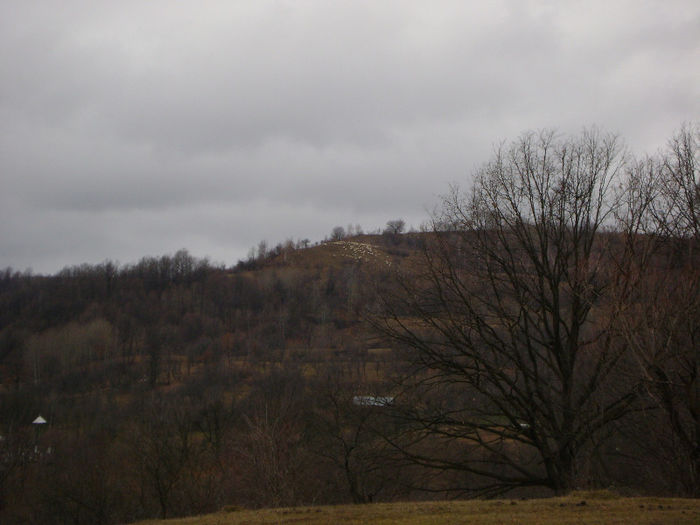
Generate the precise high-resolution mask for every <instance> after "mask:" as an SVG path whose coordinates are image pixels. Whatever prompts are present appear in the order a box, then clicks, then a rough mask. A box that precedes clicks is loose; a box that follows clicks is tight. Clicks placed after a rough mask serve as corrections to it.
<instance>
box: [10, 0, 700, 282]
mask: <svg viewBox="0 0 700 525" xmlns="http://www.w3.org/2000/svg"><path fill="white" fill-rule="evenodd" d="M484 4H485V5H478V4H477V5H467V3H464V2H430V3H426V2H405V1H402V2H357V1H352V2H350V1H348V2H320V1H318V2H284V1H277V2H272V1H269V2H265V1H250V2H224V1H221V2H206V3H199V2H188V1H184V2H165V1H163V2H140V1H131V2H118V3H116V2H106V1H105V2H96V1H84V2H31V1H28V2H16V3H11V2H6V3H3V4H2V6H0V44H2V45H0V75H1V77H2V83H1V85H0V170H1V171H0V182H1V184H2V193H1V195H0V205H1V206H2V209H1V210H0V219H1V220H2V223H1V224H0V266H5V265H13V266H15V267H19V268H24V267H26V266H32V267H34V268H35V269H36V270H38V271H55V270H57V269H59V268H60V267H61V266H62V265H64V264H77V263H81V262H84V261H88V262H99V261H100V260H103V259H105V258H112V259H117V260H120V261H122V262H128V261H133V260H136V259H138V258H139V257H141V256H143V255H147V254H159V253H164V252H172V251H175V250H177V249H179V248H182V247H186V248H188V249H189V250H190V251H191V252H193V253H194V254H196V255H200V256H205V255H210V256H211V257H212V258H213V259H216V260H222V261H223V262H226V263H229V264H230V263H233V262H235V260H236V259H237V258H240V257H244V256H245V254H246V251H247V248H248V247H249V246H252V245H254V244H256V243H257V241H258V240H261V239H267V240H268V241H271V242H277V241H280V240H283V239H285V238H289V237H292V238H303V237H309V238H312V239H320V238H322V237H323V236H324V235H325V234H326V233H328V232H329V231H330V229H331V228H332V227H333V226H335V225H343V226H345V225H347V224H349V223H352V224H356V223H360V224H361V225H362V226H364V227H365V228H366V229H374V228H377V227H381V226H383V224H384V222H385V221H386V220H388V219H392V218H395V217H399V216H402V217H404V218H405V219H406V220H407V222H408V223H409V224H412V225H414V226H416V227H417V226H419V225H420V223H421V222H422V221H423V220H425V219H426V218H427V211H426V210H427V209H430V208H431V207H432V205H433V204H434V202H435V196H436V195H437V194H440V193H443V192H445V191H446V189H447V185H448V183H450V182H452V181H455V180H468V174H469V173H470V172H471V171H472V170H473V169H474V168H475V167H476V166H478V165H479V164H480V163H482V162H483V161H485V160H486V159H487V158H488V156H489V154H490V152H491V147H492V144H493V143H495V142H498V141H500V140H503V139H510V138H513V137H514V136H516V135H518V134H519V133H520V132H522V131H524V130H526V129H532V128H539V127H544V126H557V127H559V128H560V129H562V131H566V132H568V131H574V132H576V131H578V130H580V128H581V127H582V126H584V125H590V124H597V125H600V126H601V127H603V128H605V129H609V130H612V131H617V132H620V133H621V134H622V135H623V136H624V138H625V139H626V140H627V142H628V143H629V144H630V146H631V147H632V149H634V150H636V151H647V152H653V150H654V149H656V148H657V147H660V146H662V145H663V143H664V141H665V140H666V139H667V138H668V136H669V135H670V134H671V133H672V132H673V130H674V129H676V128H677V127H678V126H679V125H680V124H681V122H682V121H684V120H689V119H697V116H698V114H699V111H698V110H699V109H700V107H699V106H698V100H700V96H698V95H700V92H699V88H698V85H700V82H699V81H700V73H698V70H697V58H698V53H699V52H700V45H699V40H700V37H699V36H698V35H700V9H699V8H698V7H696V6H695V3H694V2H691V1H687V2H683V1H676V2H666V3H663V4H661V3H659V4H654V3H639V2H636V1H630V2H520V1H518V2H507V1H504V2H489V3H484Z"/></svg>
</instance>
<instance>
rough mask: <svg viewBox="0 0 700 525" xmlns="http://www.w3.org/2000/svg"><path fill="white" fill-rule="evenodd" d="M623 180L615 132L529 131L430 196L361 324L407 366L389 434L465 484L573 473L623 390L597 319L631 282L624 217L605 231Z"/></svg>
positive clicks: (624, 406) (499, 485) (578, 477)
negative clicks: (412, 243) (404, 260)
mask: <svg viewBox="0 0 700 525" xmlns="http://www.w3.org/2000/svg"><path fill="white" fill-rule="evenodd" d="M627 186H628V181H627V180H626V159H625V155H624V151H623V149H622V147H621V146H620V144H619V141H618V139H617V138H616V137H615V136H613V135H609V134H604V133H602V132H600V131H598V130H586V131H584V132H583V133H582V134H581V135H580V136H577V137H571V138H560V137H558V136H557V135H556V133H554V132H551V131H543V132H540V133H528V134H525V135H523V136H521V137H520V138H519V139H518V140H516V141H515V142H513V143H512V144H510V145H509V146H503V147H501V148H500V149H498V150H497V151H496V153H495V155H494V158H493V159H492V160H491V162H489V163H488V164H486V165H485V166H484V167H483V168H482V169H481V170H480V171H479V172H478V173H477V175H476V177H475V180H474V184H473V187H472V189H471V191H470V192H467V193H464V192H462V191H460V190H459V189H458V188H454V189H453V191H452V192H451V193H450V194H449V195H448V196H446V197H445V198H444V200H443V203H442V207H441V209H440V211H439V212H438V213H437V214H436V216H435V221H434V224H435V227H434V232H433V235H432V240H431V242H430V243H428V244H427V246H426V249H425V251H424V253H423V260H422V265H421V268H420V269H419V270H418V272H417V274H418V277H417V278H416V277H415V275H416V273H413V274H412V276H411V277H410V278H405V279H404V278H401V277H400V276H399V278H398V282H399V284H400V286H401V293H398V294H393V293H391V292H390V291H386V294H385V298H386V301H385V307H386V310H385V311H384V312H383V316H382V317H381V321H378V322H377V326H378V327H379V328H380V330H381V331H382V332H383V333H384V334H385V335H387V336H389V337H390V338H391V339H392V340H393V341H394V342H395V343H398V344H399V345H401V346H403V347H404V348H405V349H406V350H407V355H409V356H410V357H411V362H412V364H413V368H412V369H411V371H410V373H409V374H407V376H406V377H405V378H404V379H405V380H404V383H403V384H404V386H405V387H406V395H405V396H404V402H403V405H402V406H403V414H402V416H403V417H405V418H406V420H407V421H408V422H410V424H408V425H407V429H408V430H407V431H406V433H405V436H404V439H403V440H396V441H395V442H394V444H395V446H397V447H398V448H400V449H402V450H403V451H404V452H405V453H406V454H407V455H408V456H409V457H411V458H412V459H413V460H415V461H417V462H419V463H421V464H424V465H427V466H433V467H435V468H439V469H445V470H450V471H461V472H463V473H464V475H465V478H464V479H468V481H465V486H463V487H462V488H464V489H465V490H470V491H475V492H481V493H498V492H501V491H504V490H508V489H511V488H516V487H523V486H544V487H548V488H550V489H552V490H554V491H556V492H563V491H566V490H568V489H571V488H572V487H574V486H576V484H577V483H580V482H582V479H583V478H584V477H585V476H586V471H587V469H590V468H592V467H591V463H592V461H593V459H592V458H594V457H595V453H596V450H597V447H598V446H599V445H600V443H601V441H602V439H603V438H604V436H605V432H606V429H607V428H608V426H609V425H610V423H611V422H614V421H615V420H617V419H619V418H620V417H622V416H623V415H624V414H625V413H626V412H627V410H628V409H629V407H630V406H631V404H632V403H633V401H634V398H635V395H634V389H633V388H631V387H630V388H626V385H624V384H621V382H620V377H619V374H617V371H618V370H619V369H620V368H622V367H624V366H626V365H625V360H626V355H625V345H624V344H623V341H621V340H620V338H618V337H615V331H614V330H612V326H613V324H614V323H615V322H616V319H617V318H618V316H619V313H620V312H621V311H622V310H623V308H622V307H621V303H622V302H624V301H625V298H626V297H627V296H628V295H629V287H630V286H631V282H630V278H629V275H631V272H629V271H628V270H629V268H627V267H626V264H625V261H624V252H625V246H627V245H628V243H627V242H626V240H625V238H624V236H625V235H635V234H636V231H635V229H636V228H635V227H634V224H639V221H637V222H634V221H632V220H627V222H626V224H627V225H628V226H629V227H627V228H626V229H622V228H620V229H616V228H615V226H616V224H617V221H619V220H620V219H621V218H628V217H629V215H630V214H631V213H632V212H633V211H634V210H630V209H628V208H629V207H628V206H627V204H628V203H629V202H630V201H629V199H626V198H625V197H626V189H627ZM632 214H633V213H632ZM637 215H639V214H637ZM630 225H631V226H630ZM632 244H633V243H632ZM436 440H437V442H440V441H443V442H444V444H443V446H441V447H435V445H434V443H433V442H435V441H436ZM428 442H431V443H433V445H431V446H427V443H428ZM458 450H459V451H460V452H456V451H458ZM436 451H438V452H437V453H436Z"/></svg>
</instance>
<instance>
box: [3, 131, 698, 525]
mask: <svg viewBox="0 0 700 525" xmlns="http://www.w3.org/2000/svg"><path fill="white" fill-rule="evenodd" d="M697 156H698V133H697V130H696V129H695V128H690V127H686V128H683V129H682V130H681V131H680V132H679V133H678V134H677V135H676V136H675V137H673V139H672V140H671V142H670V143H669V148H668V149H667V151H665V152H664V153H662V154H659V155H658V156H656V157H653V158H652V157H650V158H646V159H644V160H642V161H638V160H634V159H630V158H629V157H627V156H625V155H623V154H622V149H621V148H620V146H619V143H618V140H617V138H616V137H615V136H613V135H608V134H603V133H601V132H599V131H597V130H592V131H590V130H589V131H584V133H582V134H581V135H580V136H577V137H568V138H560V137H557V136H556V135H555V134H554V133H551V132H541V133H539V134H536V133H529V134H525V135H523V136H521V137H520V139H518V140H516V141H514V142H513V143H512V144H510V145H509V146H504V147H503V148H502V149H501V150H499V151H498V152H497V153H496V155H495V158H494V159H493V160H492V161H491V162H490V163H488V164H486V165H485V166H484V167H483V168H482V169H481V170H480V171H479V172H477V173H476V174H475V178H474V183H473V185H472V187H471V188H470V190H469V191H466V192H465V191H462V190H460V189H459V188H454V189H453V191H452V192H451V193H450V194H448V195H447V196H445V197H444V198H443V201H442V205H441V207H440V209H439V210H437V211H436V213H435V214H434V216H433V221H432V226H431V227H430V228H426V229H425V231H423V232H421V233H417V232H411V233H403V229H404V224H403V222H402V221H399V220H397V221H390V222H389V223H387V228H386V230H385V231H384V233H383V234H377V235H353V236H348V234H347V232H346V231H345V230H343V229H342V228H336V229H334V231H333V234H332V237H331V239H329V240H327V241H325V242H323V243H321V244H317V245H310V243H309V242H307V241H303V242H300V243H292V242H287V243H285V244H280V245H278V246H276V247H274V248H271V249H268V248H267V246H266V245H265V244H264V243H261V245H260V246H259V247H258V249H257V250H256V251H253V252H252V254H251V256H250V258H249V259H248V260H246V261H241V262H239V263H238V264H237V265H236V266H235V267H232V268H224V267H217V266H215V265H212V264H210V263H209V262H207V261H205V260H199V259H196V258H194V257H192V256H190V255H189V254H188V253H187V252H186V251H185V250H182V251H180V252H177V253H176V254H174V255H170V256H162V257H159V258H144V259H142V260H141V261H140V262H138V263H136V264H133V265H126V266H122V267H120V266H118V265H116V264H114V263H110V262H106V263H103V264H100V265H97V266H89V265H85V266H80V267H75V268H68V269H65V270H64V271H62V272H60V273H58V274H57V275H52V276H33V275H31V274H28V273H25V274H22V273H17V272H13V271H12V270H6V271H4V272H3V273H2V275H1V276H0V436H1V439H0V518H1V519H2V522H3V523H50V522H57V523H105V524H111V523H119V522H128V521H134V520H137V519H140V518H148V517H163V518H164V517H170V516H176V515H188V514H194V513H202V512H207V511H213V510H217V509H220V508H221V507H223V506H225V505H241V506H245V507H263V506H291V505H300V504H321V503H344V502H355V503H360V502H372V501H391V500H398V499H402V500H406V499H419V498H444V497H447V496H486V497H492V496H497V495H501V494H505V493H508V494H511V495H513V496H535V495H552V494H557V495H562V494H566V493H569V492H570V491H572V490H576V489H581V488H599V487H617V488H619V489H620V490H622V491H627V492H629V493H632V494H636V493H646V494H654V495H679V496H692V497H697V496H698V495H700V373H699V372H700V357H699V356H700V351H699V349H700V328H699V327H700V271H699V270H698V268H700V264H699V263H698V259H699V257H700V255H699V253H698V245H697V242H698V240H699V239H700V214H698V209H700V207H699V206H698V203H699V202H700V197H699V196H700V191H698V187H700V186H699V182H698V181H699V180H700V177H699V176H698V167H697V166H698V164H697ZM354 233H357V232H354ZM39 416H41V417H42V418H43V419H39Z"/></svg>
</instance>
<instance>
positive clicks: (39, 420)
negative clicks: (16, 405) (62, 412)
mask: <svg viewBox="0 0 700 525" xmlns="http://www.w3.org/2000/svg"><path fill="white" fill-rule="evenodd" d="M32 424H33V425H44V424H46V420H45V419H44V418H43V417H41V416H37V418H36V419H35V420H34V421H32Z"/></svg>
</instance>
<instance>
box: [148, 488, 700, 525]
mask: <svg viewBox="0 0 700 525" xmlns="http://www.w3.org/2000/svg"><path fill="white" fill-rule="evenodd" d="M255 523H269V524H280V525H286V524H292V523H294V524H311V525H321V524H328V523H340V524H361V523H372V524H379V525H390V524H391V525H418V524H421V525H422V524H426V525H447V524H450V525H457V524H465V525H466V524H469V525H496V524H503V523H517V524H519V525H560V524H601V525H603V524H605V525H616V524H649V525H652V524H654V525H665V524H674V525H676V524H677V525H684V524H688V525H691V524H692V525H697V524H698V523H700V500H698V499H680V498H653V497H638V498H628V497H619V496H617V495H615V494H613V493H611V492H608V491H597V492H575V493H573V494H571V495H569V496H566V497H561V498H547V499H530V500H508V499H504V500H468V501H443V502H413V503H376V504H370V505H340V506H323V507H321V506H319V507H292V508H279V509H262V510H238V509H225V510H222V511H221V512H217V513H215V514H208V515H206V516H196V517H190V518H180V519H172V520H165V521H163V520H149V521H142V522H139V523H138V525H156V524H158V525H244V524H255Z"/></svg>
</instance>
